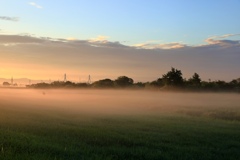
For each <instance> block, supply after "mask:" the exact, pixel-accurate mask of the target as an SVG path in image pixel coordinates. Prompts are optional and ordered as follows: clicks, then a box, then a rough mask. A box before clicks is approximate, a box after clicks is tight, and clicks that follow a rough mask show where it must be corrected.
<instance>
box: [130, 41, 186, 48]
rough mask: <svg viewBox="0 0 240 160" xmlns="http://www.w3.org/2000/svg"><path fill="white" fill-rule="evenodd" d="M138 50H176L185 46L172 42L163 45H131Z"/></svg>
mask: <svg viewBox="0 0 240 160" xmlns="http://www.w3.org/2000/svg"><path fill="white" fill-rule="evenodd" d="M133 46H134V47H136V48H139V49H178V48H183V47H186V45H185V44H182V43H178V42H173V43H164V44H156V43H140V44H135V45H133Z"/></svg>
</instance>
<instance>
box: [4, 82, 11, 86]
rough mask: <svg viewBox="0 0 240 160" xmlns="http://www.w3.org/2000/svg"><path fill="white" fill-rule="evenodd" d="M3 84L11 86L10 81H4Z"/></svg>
mask: <svg viewBox="0 0 240 160" xmlns="http://www.w3.org/2000/svg"><path fill="white" fill-rule="evenodd" d="M3 85H4V86H10V85H11V84H10V83H8V82H3Z"/></svg>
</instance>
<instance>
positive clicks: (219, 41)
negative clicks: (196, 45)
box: [205, 34, 240, 47]
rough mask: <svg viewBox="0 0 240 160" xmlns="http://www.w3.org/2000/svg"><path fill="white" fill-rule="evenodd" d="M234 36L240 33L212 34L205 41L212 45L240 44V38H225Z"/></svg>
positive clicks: (228, 45)
mask: <svg viewBox="0 0 240 160" xmlns="http://www.w3.org/2000/svg"><path fill="white" fill-rule="evenodd" d="M234 36H240V34H225V35H221V36H212V37H209V38H207V39H206V40H205V42H207V43H208V44H210V45H219V46H224V47H230V46H235V45H239V44H240V41H239V40H229V39H228V40H227V39H225V38H229V37H234Z"/></svg>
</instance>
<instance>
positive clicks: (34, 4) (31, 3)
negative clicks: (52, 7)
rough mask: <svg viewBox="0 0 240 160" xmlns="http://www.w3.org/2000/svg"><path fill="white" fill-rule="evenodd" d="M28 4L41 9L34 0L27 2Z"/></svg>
mask: <svg viewBox="0 0 240 160" xmlns="http://www.w3.org/2000/svg"><path fill="white" fill-rule="evenodd" d="M29 4H30V5H31V6H34V7H36V8H38V9H42V8H43V7H42V6H40V5H38V4H36V3H35V2H29Z"/></svg>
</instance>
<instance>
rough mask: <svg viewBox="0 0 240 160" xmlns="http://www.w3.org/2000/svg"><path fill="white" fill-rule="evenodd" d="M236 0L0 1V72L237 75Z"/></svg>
mask: <svg viewBox="0 0 240 160" xmlns="http://www.w3.org/2000/svg"><path fill="white" fill-rule="evenodd" d="M239 8H240V0H228V1H226V0H211V1H209V0H196V1H192V0H148V1H146V0H131V1H129V0H121V1H120V0H119V1H111V0H91V1H86V0H77V1H76V0H51V1H49V0H38V1H27V0H0V56H1V58H0V64H1V66H0V78H9V77H12V76H13V77H16V78H30V79H52V80H58V79H62V78H63V75H64V73H66V74H67V75H68V77H69V80H72V81H85V80H86V79H87V77H88V75H89V74H90V75H91V76H92V77H93V80H98V79H102V78H112V79H114V78H117V77H118V76H121V75H126V76H129V77H131V78H133V79H134V80H135V81H152V80H155V79H157V78H159V77H161V76H162V74H164V73H166V72H167V71H168V70H170V69H171V67H175V68H177V69H181V70H182V72H183V76H184V77H186V78H189V77H191V75H192V74H193V73H194V72H197V73H199V74H200V76H201V77H202V79H203V80H209V79H212V80H218V79H221V80H226V81H229V80H232V79H234V78H239V77H240V69H239V68H240V63H239V62H240V43H239V40H240V21H239V19H240V10H239Z"/></svg>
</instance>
